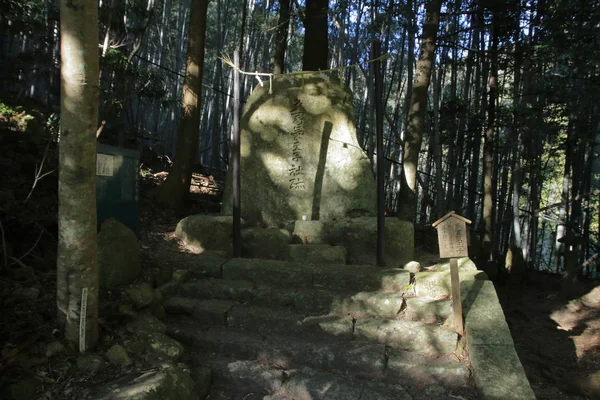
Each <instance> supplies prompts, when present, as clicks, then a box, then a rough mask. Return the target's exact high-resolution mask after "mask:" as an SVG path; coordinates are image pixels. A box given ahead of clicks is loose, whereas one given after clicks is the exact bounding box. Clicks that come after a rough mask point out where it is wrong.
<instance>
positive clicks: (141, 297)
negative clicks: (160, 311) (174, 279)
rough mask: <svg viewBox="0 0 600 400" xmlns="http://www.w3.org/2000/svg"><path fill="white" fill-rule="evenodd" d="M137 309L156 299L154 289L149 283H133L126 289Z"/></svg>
mask: <svg viewBox="0 0 600 400" xmlns="http://www.w3.org/2000/svg"><path fill="white" fill-rule="evenodd" d="M125 293H126V294H127V297H129V299H130V300H131V302H132V303H133V307H135V309H136V310H139V309H142V308H144V307H147V306H148V305H150V303H152V300H153V299H154V289H152V286H150V284H148V283H145V282H144V283H137V284H133V285H131V286H130V287H128V288H127V289H126V290H125Z"/></svg>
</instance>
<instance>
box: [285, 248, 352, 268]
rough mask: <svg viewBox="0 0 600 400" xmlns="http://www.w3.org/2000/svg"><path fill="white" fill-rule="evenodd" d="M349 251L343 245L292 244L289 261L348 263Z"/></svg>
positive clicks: (288, 256) (289, 249)
mask: <svg viewBox="0 0 600 400" xmlns="http://www.w3.org/2000/svg"><path fill="white" fill-rule="evenodd" d="M346 258H347V251H346V248H345V247H343V246H329V245H326V244H290V245H288V254H287V261H291V262H297V263H302V264H346Z"/></svg>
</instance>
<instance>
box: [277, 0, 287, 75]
mask: <svg viewBox="0 0 600 400" xmlns="http://www.w3.org/2000/svg"><path fill="white" fill-rule="evenodd" d="M289 26H290V0H279V22H278V26H277V44H276V47H275V59H274V62H273V63H274V65H275V67H274V68H273V73H275V74H282V73H283V70H284V67H285V63H284V61H285V49H286V48H287V37H288V30H289V29H288V28H289Z"/></svg>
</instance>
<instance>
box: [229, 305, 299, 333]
mask: <svg viewBox="0 0 600 400" xmlns="http://www.w3.org/2000/svg"><path fill="white" fill-rule="evenodd" d="M301 319H302V317H301V316H299V315H296V314H294V313H291V312H287V311H282V310H275V309H271V308H267V307H258V306H245V307H244V306H237V307H234V308H233V309H232V310H230V311H229V312H228V313H227V325H228V326H231V327H235V328H241V329H247V330H250V331H253V332H290V331H294V330H297V329H300V328H301V327H302V322H301Z"/></svg>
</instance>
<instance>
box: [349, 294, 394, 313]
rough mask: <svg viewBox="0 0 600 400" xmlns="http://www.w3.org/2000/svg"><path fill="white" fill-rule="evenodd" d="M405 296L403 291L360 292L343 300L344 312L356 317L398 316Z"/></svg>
mask: <svg viewBox="0 0 600 400" xmlns="http://www.w3.org/2000/svg"><path fill="white" fill-rule="evenodd" d="M403 304H404V297H403V295H402V293H390V292H360V293H357V294H355V295H354V296H352V297H349V298H346V299H344V300H343V302H342V310H341V311H342V313H344V314H351V315H353V316H355V317H362V316H377V317H382V318H392V319H394V318H397V317H398V314H399V313H400V310H401V309H402V306H403Z"/></svg>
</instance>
